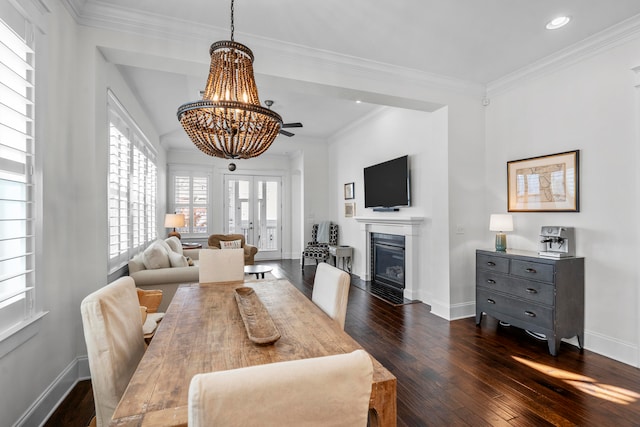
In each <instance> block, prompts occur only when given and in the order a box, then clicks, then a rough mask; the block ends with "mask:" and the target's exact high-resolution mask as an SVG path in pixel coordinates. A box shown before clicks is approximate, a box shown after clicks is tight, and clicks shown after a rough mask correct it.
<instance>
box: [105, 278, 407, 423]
mask: <svg viewBox="0 0 640 427" xmlns="http://www.w3.org/2000/svg"><path fill="white" fill-rule="evenodd" d="M239 287H250V288H253V290H254V293H255V295H257V297H258V298H259V301H260V302H261V303H262V305H263V306H264V308H266V311H267V312H268V316H269V317H270V318H271V320H272V322H273V326H275V328H276V329H277V332H279V335H280V338H279V339H277V341H275V342H273V343H269V344H266V345H265V344H264V343H260V344H257V343H255V342H254V341H252V340H251V339H250V336H249V334H248V331H247V329H246V328H245V323H244V322H243V318H242V315H241V312H240V309H239V304H238V303H237V301H236V297H235V294H236V293H237V291H236V289H237V288H239ZM357 349H362V347H361V346H360V344H358V342H356V341H355V340H354V339H353V338H352V337H351V336H349V335H348V334H347V333H346V332H345V331H344V330H343V329H342V328H341V327H340V325H339V324H338V323H337V322H335V321H334V320H333V319H331V318H330V317H329V316H328V315H326V314H325V313H324V312H323V311H322V310H321V309H320V308H319V307H317V306H316V305H315V304H314V303H313V302H312V301H311V300H310V299H309V298H307V297H306V296H305V295H304V294H303V293H302V292H301V291H300V290H298V289H297V288H296V287H295V286H294V285H292V284H291V283H290V282H289V281H287V280H283V279H274V280H272V279H265V280H255V281H247V282H245V283H223V284H221V283H199V284H184V285H181V286H179V287H178V290H177V291H176V294H175V296H174V297H173V299H172V301H171V303H170V304H169V307H168V309H167V311H166V313H165V316H164V318H163V319H162V321H161V322H160V324H159V326H158V329H157V331H156V333H155V336H154V337H153V339H152V340H151V343H150V344H149V347H148V348H147V350H146V351H145V354H144V355H143V357H142V359H141V361H140V363H139V365H138V367H137V369H136V371H135V372H134V374H133V376H132V378H131V380H130V382H129V385H128V386H127V388H126V390H125V392H124V394H123V396H122V398H121V400H120V402H119V404H118V406H117V407H116V410H115V413H114V415H113V418H112V421H111V423H110V425H111V426H162V427H165V426H186V425H187V421H188V410H187V408H188V391H189V383H190V381H191V378H192V377H193V376H194V375H195V374H198V373H205V372H214V371H222V370H229V369H236V368H242V367H247V366H253V365H262V364H268V363H275V362H283V361H289V360H298V359H306V358H312V357H321V356H329V355H335V354H343V353H350V352H352V351H354V350H357ZM370 356H371V355H370ZM371 361H372V363H373V377H372V384H371V398H370V401H369V420H370V424H371V425H373V426H376V425H378V426H384V427H387V426H396V423H397V420H396V416H397V407H396V387H397V381H396V377H395V376H394V375H393V374H392V373H391V372H390V371H389V370H387V369H386V368H385V367H384V366H383V365H382V364H380V362H378V361H377V360H376V359H375V358H374V357H373V356H371Z"/></svg>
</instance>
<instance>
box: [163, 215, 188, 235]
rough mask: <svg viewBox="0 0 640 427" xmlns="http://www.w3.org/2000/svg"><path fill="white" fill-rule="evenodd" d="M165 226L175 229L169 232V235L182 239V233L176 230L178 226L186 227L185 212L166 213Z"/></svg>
mask: <svg viewBox="0 0 640 427" xmlns="http://www.w3.org/2000/svg"><path fill="white" fill-rule="evenodd" d="M164 227H165V228H173V231H170V232H169V237H172V236H176V237H177V238H178V239H180V238H181V237H182V236H180V233H178V232H177V231H176V227H177V228H180V227H184V214H166V215H165V216H164Z"/></svg>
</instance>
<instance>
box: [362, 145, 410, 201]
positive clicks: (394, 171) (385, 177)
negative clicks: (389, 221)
mask: <svg viewBox="0 0 640 427" xmlns="http://www.w3.org/2000/svg"><path fill="white" fill-rule="evenodd" d="M410 200H411V199H410V193H409V156H402V157H398V158H397V159H393V160H389V161H387V162H384V163H379V164H377V165H373V166H369V167H366V168H364V207H365V208H376V207H383V208H390V207H395V206H409V205H410Z"/></svg>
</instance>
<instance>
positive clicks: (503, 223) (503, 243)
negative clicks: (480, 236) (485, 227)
mask: <svg viewBox="0 0 640 427" xmlns="http://www.w3.org/2000/svg"><path fill="white" fill-rule="evenodd" d="M489 230H491V231H497V233H496V251H497V252H506V251H507V235H506V234H504V231H513V216H511V215H508V214H491V219H490V220H489Z"/></svg>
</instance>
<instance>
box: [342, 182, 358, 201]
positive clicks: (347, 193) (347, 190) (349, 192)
mask: <svg viewBox="0 0 640 427" xmlns="http://www.w3.org/2000/svg"><path fill="white" fill-rule="evenodd" d="M353 187H354V183H353V182H350V183H348V184H345V185H344V199H345V200H351V199H354V198H355V197H356V196H355V193H354V188H353Z"/></svg>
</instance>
